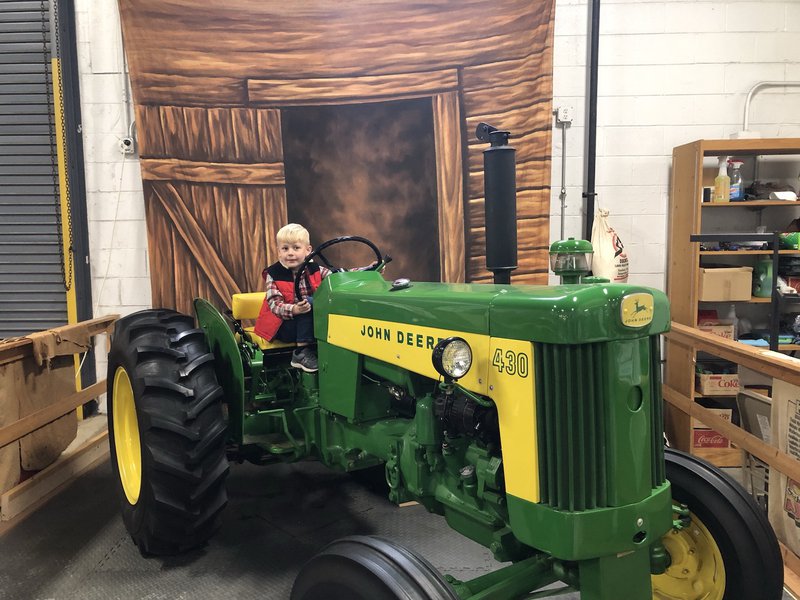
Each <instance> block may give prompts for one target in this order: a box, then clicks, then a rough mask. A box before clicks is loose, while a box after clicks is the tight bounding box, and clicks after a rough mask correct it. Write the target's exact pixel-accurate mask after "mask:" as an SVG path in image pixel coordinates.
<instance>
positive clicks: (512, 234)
mask: <svg viewBox="0 0 800 600" xmlns="http://www.w3.org/2000/svg"><path fill="white" fill-rule="evenodd" d="M475 135H476V137H477V138H478V139H479V140H481V141H482V142H489V143H490V144H491V146H490V147H489V148H487V149H486V150H484V151H483V173H484V208H485V214H486V268H487V269H488V270H489V271H491V272H492V273H493V274H494V282H495V283H501V284H509V283H511V271H513V270H514V269H516V268H517V171H516V153H517V151H516V150H515V149H514V148H512V147H511V146H509V145H508V138H509V137H510V136H511V133H510V132H508V131H500V130H498V129H497V128H496V127H492V126H491V125H489V124H487V123H480V124H479V125H478V128H477V130H476V132H475Z"/></svg>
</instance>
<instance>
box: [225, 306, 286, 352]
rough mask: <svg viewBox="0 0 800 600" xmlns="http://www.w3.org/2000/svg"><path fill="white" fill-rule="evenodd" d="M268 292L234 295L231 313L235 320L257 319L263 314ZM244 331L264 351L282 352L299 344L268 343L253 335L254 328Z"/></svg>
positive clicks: (278, 341)
mask: <svg viewBox="0 0 800 600" xmlns="http://www.w3.org/2000/svg"><path fill="white" fill-rule="evenodd" d="M266 295H267V292H247V293H244V294H234V295H233V298H232V301H231V312H232V314H233V318H234V319H237V320H239V321H242V320H244V319H253V320H255V319H257V318H258V313H259V312H261V305H262V304H264V297H265V296H266ZM244 330H245V331H246V332H247V333H249V334H250V338H251V339H252V340H253V342H254V343H255V344H257V345H258V347H259V348H261V349H262V350H264V351H268V350H280V349H283V348H294V347H295V346H296V345H297V344H294V343H292V342H282V341H280V340H272V341H271V342H268V341H267V340H265V339H264V338H262V337H261V336H259V335H256V334H255V333H253V330H254V328H253V327H245V328H244Z"/></svg>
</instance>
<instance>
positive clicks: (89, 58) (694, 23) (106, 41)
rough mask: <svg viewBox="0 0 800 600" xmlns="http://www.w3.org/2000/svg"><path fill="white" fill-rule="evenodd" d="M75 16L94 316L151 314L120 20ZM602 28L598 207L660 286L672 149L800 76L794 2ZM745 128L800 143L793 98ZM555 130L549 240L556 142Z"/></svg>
mask: <svg viewBox="0 0 800 600" xmlns="http://www.w3.org/2000/svg"><path fill="white" fill-rule="evenodd" d="M76 10H77V17H78V44H79V59H80V68H81V94H82V100H83V135H84V146H85V160H86V182H87V202H88V210H89V229H90V245H91V256H92V263H93V264H92V280H93V281H92V286H93V293H94V305H95V313H96V314H98V315H102V314H108V313H112V312H118V313H121V314H127V313H130V312H132V311H134V310H138V309H141V308H146V307H147V306H148V305H149V301H150V285H149V279H148V277H149V273H148V260H147V242H146V232H145V226H144V207H143V198H142V188H141V182H140V179H139V166H138V162H137V161H136V160H135V159H132V158H128V159H124V158H123V156H122V154H121V153H120V152H119V149H118V144H119V140H120V138H122V137H123V136H124V135H125V134H126V131H125V127H124V123H125V118H124V113H123V110H124V104H123V98H124V79H123V75H122V69H123V61H122V53H121V51H120V48H121V42H120V35H119V18H118V15H117V12H116V3H113V2H91V1H90V0H76ZM587 15H588V8H587V0H556V21H555V39H554V44H555V50H554V73H553V76H554V77H553V81H554V102H553V105H554V106H572V107H574V108H575V116H576V119H575V122H574V123H573V125H572V127H570V128H569V130H568V132H567V155H568V157H567V212H566V215H567V216H566V219H565V223H564V226H565V233H566V235H574V236H582V235H583V226H582V224H583V219H584V215H583V204H584V201H583V199H582V198H581V192H582V185H583V144H584V131H585V130H584V125H585V116H584V115H585V112H584V111H585V105H584V98H583V96H584V90H585V81H586V46H587V40H586V31H587ZM600 28H601V38H600V73H599V93H600V98H599V101H598V132H597V153H598V158H597V191H598V193H599V203H600V204H601V205H602V206H603V207H605V208H608V209H610V210H611V222H612V224H613V225H614V227H615V228H616V229H617V230H618V232H619V233H620V236H621V237H622V240H623V241H624V242H625V243H626V245H627V247H628V249H629V251H630V252H629V253H630V258H631V278H630V281H632V282H634V283H642V284H646V285H652V286H654V287H659V288H663V285H664V269H665V266H664V265H665V255H666V252H665V248H664V245H665V239H666V223H667V216H666V207H667V198H668V194H669V173H670V163H671V154H672V148H673V146H676V145H679V144H683V143H686V142H690V141H693V140H695V139H699V138H720V137H728V136H729V135H730V134H731V133H733V132H735V131H738V130H739V129H740V128H741V122H742V116H743V108H744V100H745V96H746V94H747V92H748V91H749V89H750V87H751V86H752V85H753V84H755V83H756V82H758V81H763V80H778V81H784V80H785V81H798V80H800V44H799V43H798V42H797V40H798V30H800V2H797V1H795V0H787V1H784V2H752V1H739V0H728V1H711V2H703V1H689V0H662V1H658V0H603V2H602V9H601V15H600ZM750 122H751V129H755V130H758V131H760V132H761V133H762V134H763V135H765V136H800V89H797V88H795V89H788V90H786V91H784V90H782V89H781V90H768V91H763V92H760V93H759V94H758V95H757V96H756V98H755V100H754V102H753V105H752V111H751V117H750ZM553 131H554V133H553V171H552V179H551V183H552V202H551V211H550V214H551V216H552V220H551V239H553V240H554V239H557V238H558V237H559V229H560V225H561V223H560V218H559V215H560V207H559V201H558V194H559V191H560V186H561V146H562V144H561V132H560V130H558V129H556V128H555V127H554V130H553ZM101 360H102V359H98V362H100V361H101ZM101 366H102V365H101ZM103 368H104V366H103Z"/></svg>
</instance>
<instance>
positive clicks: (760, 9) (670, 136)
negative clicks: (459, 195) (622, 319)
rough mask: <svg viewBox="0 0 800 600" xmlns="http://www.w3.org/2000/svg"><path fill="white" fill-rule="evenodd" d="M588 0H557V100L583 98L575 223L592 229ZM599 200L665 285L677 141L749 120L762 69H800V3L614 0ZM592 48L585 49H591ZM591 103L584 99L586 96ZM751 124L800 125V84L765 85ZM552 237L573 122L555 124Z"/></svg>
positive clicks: (780, 76) (793, 130)
mask: <svg viewBox="0 0 800 600" xmlns="http://www.w3.org/2000/svg"><path fill="white" fill-rule="evenodd" d="M587 4H588V3H587V0H556V22H555V27H556V28H555V58H554V60H555V68H554V73H553V82H554V84H553V87H554V93H553V95H554V98H553V106H554V107H558V106H562V105H571V106H575V107H576V109H577V110H576V117H577V118H576V121H575V122H574V123H573V126H572V127H571V128H570V129H569V131H568V140H567V147H568V150H569V153H568V154H569V157H568V159H567V170H568V174H567V180H568V185H569V187H568V197H567V218H566V219H565V233H566V234H567V235H574V236H576V237H582V236H583V226H582V223H583V217H584V215H583V204H584V202H583V200H582V199H581V191H582V189H581V185H582V180H583V152H582V149H583V143H584V141H583V136H584V133H583V131H584V129H583V127H584V125H585V113H584V110H583V98H582V96H583V94H584V90H585V81H586V71H585V65H586V62H587V58H586V52H585V47H586V42H585V40H584V37H585V36H586V23H587V20H588V17H587V15H588V6H587ZM600 31H601V36H600V56H599V61H600V71H599V84H598V89H599V92H598V93H599V100H598V132H597V192H598V194H599V197H598V202H599V204H600V205H601V206H603V207H604V208H608V209H609V210H610V211H611V217H610V220H611V224H612V226H614V228H615V229H616V230H617V231H618V233H619V234H620V237H621V238H622V241H623V242H624V243H625V245H626V247H627V248H628V251H629V258H630V265H631V276H630V279H629V281H631V282H633V283H640V284H646V285H652V286H654V287H658V288H661V289H663V287H664V271H665V260H666V249H665V241H666V231H667V215H666V207H667V200H668V195H669V176H670V165H671V156H672V148H673V147H674V146H677V145H680V144H685V143H687V142H691V141H693V140H696V139H701V138H727V137H728V136H730V134H731V133H734V132H736V131H739V130H740V129H741V128H742V119H743V114H744V113H743V111H744V101H745V98H746V96H747V92H748V91H749V90H750V88H751V87H752V86H753V85H754V84H755V83H757V82H759V81H764V80H776V81H800V44H798V43H797V39H798V31H800V3H798V2H796V1H791V0H789V1H786V2H747V1H744V2H742V1H737V0H729V1H717V2H702V1H701V2H690V1H686V0H671V1H660V2H659V1H650V0H646V1H643V0H603V2H602V6H601V13H600ZM579 48H580V49H579ZM579 106H580V108H578V107H579ZM750 129H752V130H756V131H759V132H761V133H762V135H763V136H765V137H769V136H782V137H789V136H797V135H800V88H785V89H784V88H781V89H777V90H766V91H762V92H759V93H758V94H757V95H756V96H755V99H754V101H753V103H752V107H751V114H750ZM553 141H554V144H553V174H552V180H551V183H552V186H553V191H552V196H551V197H552V201H551V211H550V212H551V215H552V221H551V227H550V230H551V239H553V240H555V239H557V238H558V236H559V228H560V219H559V215H560V207H559V202H558V194H559V189H560V177H561V132H560V130H558V129H556V128H555V127H554V134H553Z"/></svg>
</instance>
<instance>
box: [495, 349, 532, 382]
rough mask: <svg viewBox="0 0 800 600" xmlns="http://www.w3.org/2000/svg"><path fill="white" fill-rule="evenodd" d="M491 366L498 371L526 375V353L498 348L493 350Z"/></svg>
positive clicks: (520, 375)
mask: <svg viewBox="0 0 800 600" xmlns="http://www.w3.org/2000/svg"><path fill="white" fill-rule="evenodd" d="M492 366H493V367H494V368H495V369H497V370H498V371H499V372H500V373H506V374H507V375H517V376H519V377H527V376H528V355H527V354H525V353H524V352H514V351H513V350H503V349H502V348H498V349H497V350H495V351H494V357H493V358H492Z"/></svg>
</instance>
